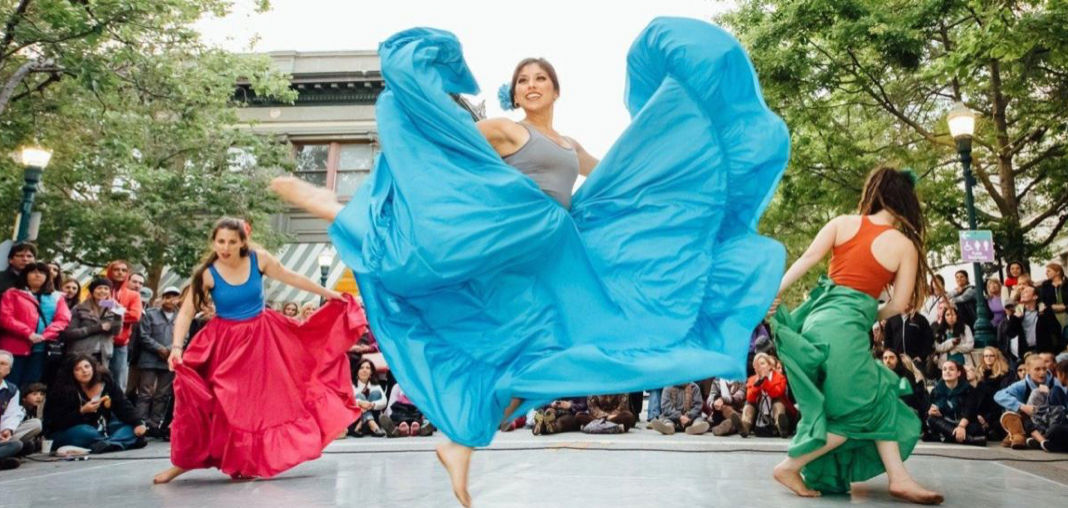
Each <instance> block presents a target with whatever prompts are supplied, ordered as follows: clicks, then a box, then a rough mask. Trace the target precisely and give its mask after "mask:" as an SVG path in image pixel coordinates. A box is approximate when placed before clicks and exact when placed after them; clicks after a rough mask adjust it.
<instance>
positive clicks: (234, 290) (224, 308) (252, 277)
mask: <svg viewBox="0 0 1068 508" xmlns="http://www.w3.org/2000/svg"><path fill="white" fill-rule="evenodd" d="M248 257H249V267H248V280H247V281H245V282H244V283H243V284H241V285H238V286H233V285H230V284H228V283H227V282H226V279H224V278H223V277H222V275H219V272H218V271H217V270H215V263H212V264H211V265H209V266H208V269H209V270H211V276H212V278H214V279H215V287H213V288H211V299H212V301H213V302H215V314H216V315H218V316H219V317H221V318H223V319H230V320H233V321H242V320H245V319H251V318H254V317H256V316H258V315H260V313H261V312H263V302H264V300H265V297H264V293H263V274H261V273H260V265H259V262H258V261H257V260H256V251H250V252H249V254H248Z"/></svg>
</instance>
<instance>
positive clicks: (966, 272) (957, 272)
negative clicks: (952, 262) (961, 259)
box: [953, 270, 971, 281]
mask: <svg viewBox="0 0 1068 508" xmlns="http://www.w3.org/2000/svg"><path fill="white" fill-rule="evenodd" d="M953 275H963V276H964V278H965V279H968V280H969V281H971V279H970V278H969V277H968V271H967V270H957V271H955V272H953Z"/></svg>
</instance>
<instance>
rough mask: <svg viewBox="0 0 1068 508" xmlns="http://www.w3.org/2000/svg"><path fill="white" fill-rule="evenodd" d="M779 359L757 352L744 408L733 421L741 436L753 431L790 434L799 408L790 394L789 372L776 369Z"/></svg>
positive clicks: (769, 433)
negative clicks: (788, 384) (787, 376)
mask: <svg viewBox="0 0 1068 508" xmlns="http://www.w3.org/2000/svg"><path fill="white" fill-rule="evenodd" d="M777 364H778V362H777V361H776V360H775V358H774V357H772V356H771V355H766V354H763V355H757V356H756V358H754V359H753V370H754V371H755V372H756V374H754V375H753V376H752V377H750V378H749V381H747V382H746V394H745V408H743V409H742V415H741V417H740V418H738V415H737V414H735V415H734V418H736V419H735V420H734V425H735V426H736V427H737V428H738V433H739V434H741V436H742V437H749V434H750V433H754V434H756V435H758V436H761V437H770V436H773V435H778V436H779V437H784V438H786V437H790V435H791V434H792V432H793V422H794V421H796V420H797V409H796V408H795V407H794V403H793V402H792V401H791V400H790V398H789V396H788V395H787V393H786V392H787V385H786V376H784V375H783V373H782V372H780V371H779V370H777V369H776V365H777Z"/></svg>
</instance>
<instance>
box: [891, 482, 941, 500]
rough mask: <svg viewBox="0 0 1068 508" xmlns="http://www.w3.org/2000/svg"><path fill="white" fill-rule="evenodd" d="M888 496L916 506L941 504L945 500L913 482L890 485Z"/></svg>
mask: <svg viewBox="0 0 1068 508" xmlns="http://www.w3.org/2000/svg"><path fill="white" fill-rule="evenodd" d="M890 495H891V496H894V497H896V498H898V499H903V500H905V501H908V502H910V503H916V504H942V501H944V500H945V498H943V497H942V494H939V493H937V492H935V491H933V490H927V489H925V488H923V487H922V486H921V485H920V484H918V483H916V482H915V481H914V480H911V479H909V480H907V481H902V482H897V483H890Z"/></svg>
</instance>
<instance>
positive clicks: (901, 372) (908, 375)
mask: <svg viewBox="0 0 1068 508" xmlns="http://www.w3.org/2000/svg"><path fill="white" fill-rule="evenodd" d="M886 353H891V354H893V355H894V357H895V358H897V365H894V368H893V372H894V374H897V377H903V378H905V379H907V380H908V381H909V382H910V383H915V382H916V376H913V375H912V371H910V370H909V369H908V368H906V367H905V362H903V361H901V355H899V354H898V353H897V351H894V350H893V349H884V350H883V352H882V353H880V354H879V361H880V362H882V359H883V358H882V357H884V356H886Z"/></svg>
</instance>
